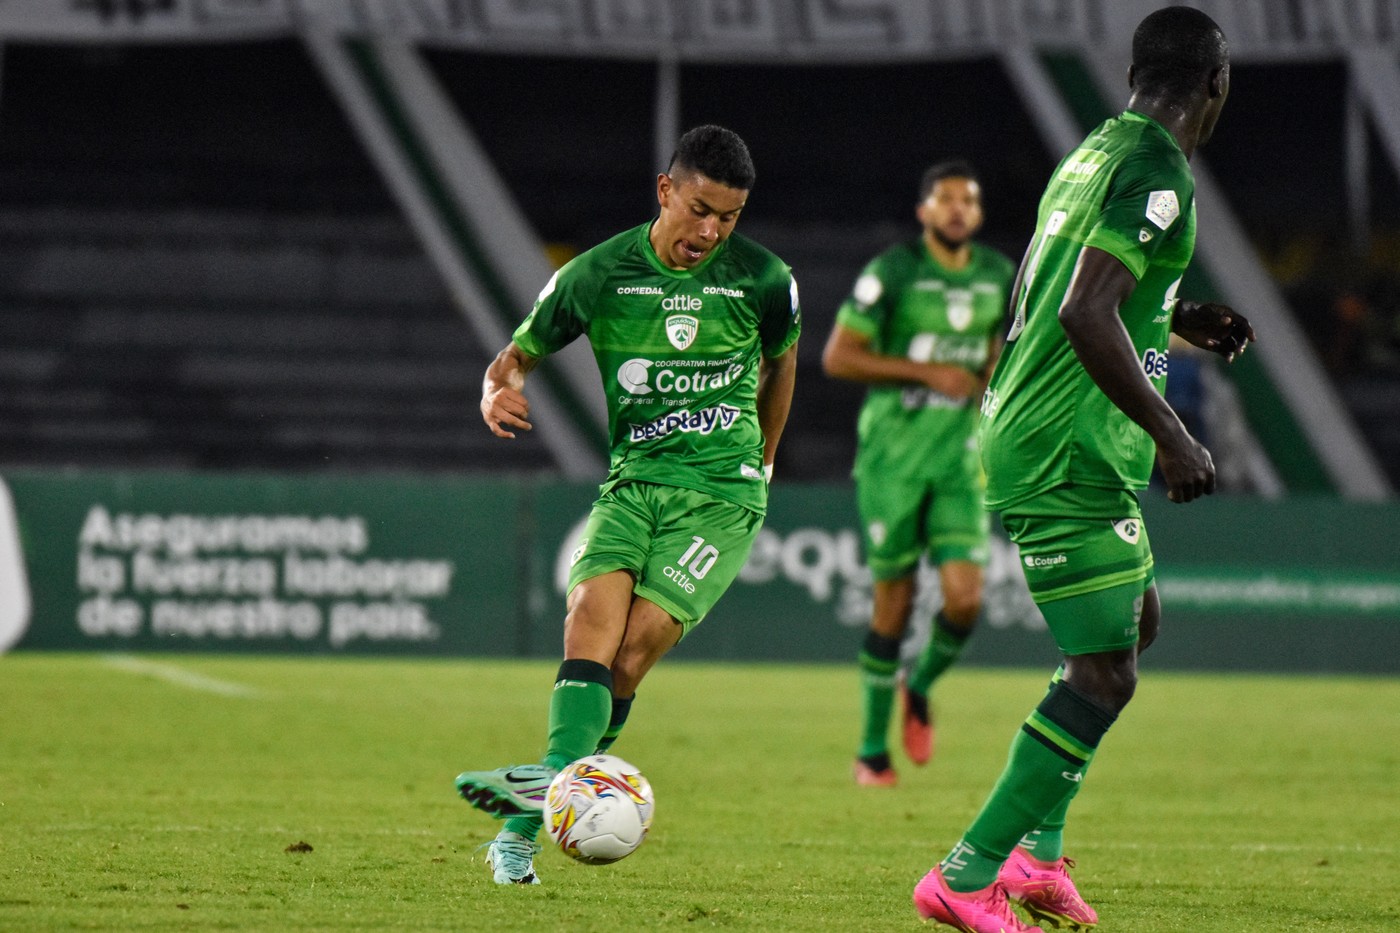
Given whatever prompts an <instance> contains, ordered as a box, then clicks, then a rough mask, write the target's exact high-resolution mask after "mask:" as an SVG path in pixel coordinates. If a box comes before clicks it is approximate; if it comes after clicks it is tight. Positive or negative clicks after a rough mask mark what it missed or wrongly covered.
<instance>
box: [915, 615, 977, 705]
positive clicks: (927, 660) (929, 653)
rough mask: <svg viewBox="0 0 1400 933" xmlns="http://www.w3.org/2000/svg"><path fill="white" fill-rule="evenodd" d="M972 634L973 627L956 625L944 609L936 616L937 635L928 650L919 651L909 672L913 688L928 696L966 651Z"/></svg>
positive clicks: (934, 624) (930, 639)
mask: <svg viewBox="0 0 1400 933" xmlns="http://www.w3.org/2000/svg"><path fill="white" fill-rule="evenodd" d="M971 634H972V626H968V627H966V628H963V627H960V626H958V625H955V624H953V623H952V622H949V621H948V617H947V616H945V615H944V614H943V612H942V610H940V611H939V613H938V615H936V616H934V617H933V634H932V635H930V636H929V640H928V644H927V645H925V646H924V650H923V651H921V652H919V659H918V660H917V661H916V662H915V663H914V669H913V671H912V672H910V674H909V689H910V690H911V691H913V692H914V693H917V694H919V695H920V696H924V695H926V694H927V693H928V692H929V690H930V689H932V687H933V682H934V681H935V680H937V679H938V678H939V676H940V675H941V674H942V673H943V672H944V671H946V670H947V669H948V668H950V667H952V666H953V662H954V661H956V660H957V659H958V655H960V654H962V651H963V647H964V646H966V645H967V639H968V636H969V635H971Z"/></svg>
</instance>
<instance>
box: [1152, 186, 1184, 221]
mask: <svg viewBox="0 0 1400 933" xmlns="http://www.w3.org/2000/svg"><path fill="white" fill-rule="evenodd" d="M1180 214H1181V202H1180V201H1178V200H1177V199H1176V192H1175V191H1172V190H1171V189H1170V188H1168V189H1166V190H1165V191H1153V192H1152V193H1150V194H1149V195H1148V196H1147V219H1148V220H1150V221H1152V222H1153V223H1154V224H1156V225H1157V228H1158V229H1160V230H1165V229H1167V228H1168V227H1170V226H1171V225H1172V221H1173V220H1176V218H1177V217H1178V216H1179V215H1180Z"/></svg>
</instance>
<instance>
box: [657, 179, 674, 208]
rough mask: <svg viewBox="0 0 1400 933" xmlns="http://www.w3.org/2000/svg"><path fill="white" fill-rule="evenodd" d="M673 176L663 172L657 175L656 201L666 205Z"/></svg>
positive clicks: (663, 205)
mask: <svg viewBox="0 0 1400 933" xmlns="http://www.w3.org/2000/svg"><path fill="white" fill-rule="evenodd" d="M671 185H672V182H671V176H670V175H667V174H666V173H665V172H662V173H661V174H660V175H657V176H656V203H658V204H660V205H661V206H662V207H665V206H666V195H667V194H669V193H670V191H671Z"/></svg>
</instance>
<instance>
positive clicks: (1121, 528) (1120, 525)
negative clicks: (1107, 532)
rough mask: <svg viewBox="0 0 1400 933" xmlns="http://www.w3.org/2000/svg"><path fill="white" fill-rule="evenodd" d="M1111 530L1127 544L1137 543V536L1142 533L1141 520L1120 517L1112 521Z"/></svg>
mask: <svg viewBox="0 0 1400 933" xmlns="http://www.w3.org/2000/svg"><path fill="white" fill-rule="evenodd" d="M1113 531H1114V533H1115V534H1116V535H1118V537H1120V538H1122V539H1123V540H1124V541H1126V542H1128V543H1129V544H1137V543H1138V536H1139V535H1141V534H1142V522H1140V521H1138V520H1137V519H1136V518H1120V519H1118V520H1117V521H1115V522H1113Z"/></svg>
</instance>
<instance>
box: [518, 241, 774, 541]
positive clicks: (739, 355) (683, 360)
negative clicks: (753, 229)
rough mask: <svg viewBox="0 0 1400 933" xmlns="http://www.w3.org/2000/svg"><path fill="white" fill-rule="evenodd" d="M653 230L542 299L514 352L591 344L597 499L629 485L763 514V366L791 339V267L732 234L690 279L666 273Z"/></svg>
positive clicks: (587, 259)
mask: <svg viewBox="0 0 1400 933" xmlns="http://www.w3.org/2000/svg"><path fill="white" fill-rule="evenodd" d="M650 228H651V223H650V222H648V223H645V224H642V225H641V226H638V227H634V228H633V229H631V230H628V231H625V232H623V233H620V234H618V235H617V236H615V237H613V238H612V239H610V240H607V241H606V242H604V243H601V244H599V245H598V246H595V247H594V248H593V249H590V250H589V251H588V252H586V253H584V254H582V255H580V256H578V257H577V258H575V259H573V260H572V261H570V262H569V263H568V264H567V265H565V266H564V267H563V268H562V269H560V270H559V272H557V273H556V274H555V276H554V278H552V279H551V280H550V282H549V284H548V285H546V286H545V288H544V291H543V292H542V293H541V295H540V298H539V301H538V302H537V303H536V305H535V308H534V310H533V311H532V312H531V313H530V316H529V317H527V318H526V319H525V321H524V323H523V324H521V325H520V327H519V328H518V329H517V330H516V332H515V335H514V338H513V339H514V341H515V343H517V344H518V345H519V346H520V347H521V348H522V349H524V350H525V351H526V352H527V353H529V354H531V355H532V356H540V357H542V356H545V355H547V354H549V353H552V352H555V351H557V350H559V349H561V348H563V347H564V346H565V345H566V344H568V343H569V342H570V341H572V340H573V339H575V338H576V337H578V336H580V335H582V334H587V335H588V340H589V343H590V345H591V346H592V348H593V355H594V358H595V359H596V360H597V362H598V372H599V373H600V374H601V375H602V379H603V390H604V392H605V394H606V396H607V404H608V428H609V434H610V437H611V462H610V464H609V471H608V477H607V481H606V482H605V483H604V485H603V491H604V492H606V491H607V490H609V489H611V488H613V487H614V486H616V485H618V484H619V483H624V482H628V481H633V480H640V481H645V482H652V483H660V484H662V485H667V486H679V487H682V488H686V489H694V490H698V491H701V492H707V493H710V494H711V495H714V496H718V497H720V498H722V499H726V500H728V501H730V502H733V503H735V504H737V505H742V506H744V507H745V508H749V509H752V510H753V511H755V512H759V513H760V514H761V513H763V512H764V511H765V509H766V508H767V502H768V488H767V484H766V483H765V482H764V481H763V440H764V439H763V432H762V430H761V429H760V427H759V423H758V414H757V409H756V404H755V400H756V397H757V392H758V376H759V363H760V360H761V359H762V358H763V357H764V356H767V357H774V356H778V355H780V354H781V353H783V352H784V351H785V350H787V348H788V347H789V346H791V345H792V343H793V342H794V341H795V340H796V339H797V337H798V333H799V331H800V330H801V315H800V311H799V308H798V302H797V285H796V283H795V281H794V280H793V278H792V272H791V270H790V269H789V267H788V266H787V265H786V264H785V263H784V262H783V261H782V260H781V259H779V258H778V257H777V256H775V255H773V254H772V253H771V252H769V251H768V250H767V249H765V248H763V247H762V246H760V245H758V244H757V243H755V242H754V241H753V240H750V239H748V238H746V237H744V236H742V235H740V234H737V233H736V234H733V235H732V236H730V237H729V239H727V240H725V241H724V242H723V243H721V244H720V245H719V246H718V247H716V248H715V249H714V250H713V251H712V253H711V254H710V256H709V257H707V258H706V260H705V261H704V262H703V263H701V264H700V265H698V266H696V267H695V268H693V269H685V270H679V269H671V268H668V267H667V266H665V265H663V264H662V263H661V261H660V260H659V259H658V258H657V256H656V252H655V251H654V250H653V249H652V247H651V244H650V243H649V242H648V238H647V237H648V231H649V230H650Z"/></svg>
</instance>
